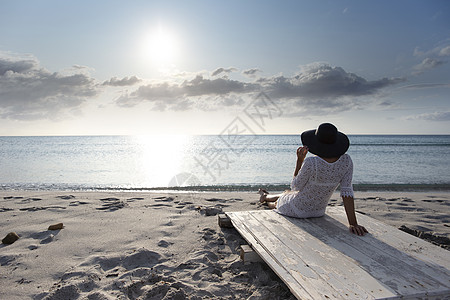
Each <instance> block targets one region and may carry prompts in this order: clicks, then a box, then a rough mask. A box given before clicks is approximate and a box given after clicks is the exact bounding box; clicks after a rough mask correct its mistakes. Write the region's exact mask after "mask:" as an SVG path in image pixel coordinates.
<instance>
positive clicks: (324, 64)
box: [0, 0, 450, 135]
mask: <svg viewBox="0 0 450 300" xmlns="http://www.w3.org/2000/svg"><path fill="white" fill-rule="evenodd" d="M0 12H1V18H0V135H84V134H89V135H102V134H220V133H222V132H225V131H227V132H228V131H230V132H233V130H235V132H239V133H256V134H298V133H300V132H302V131H304V130H308V129H312V128H316V127H317V125H318V124H320V123H322V122H332V123H334V124H335V125H336V126H337V127H338V129H339V130H341V131H344V132H346V133H349V134H450V64H449V60H450V1H448V0H442V1H436V0H433V1H426V0H422V1H416V0H397V1H392V0H378V1H360V0H354V1H241V0H240V1H144V0H143V1H102V0H96V1H88V0H86V1H84V0H76V1H75V0H73V1H60V0H47V1H34V0H24V1H15V0H0Z"/></svg>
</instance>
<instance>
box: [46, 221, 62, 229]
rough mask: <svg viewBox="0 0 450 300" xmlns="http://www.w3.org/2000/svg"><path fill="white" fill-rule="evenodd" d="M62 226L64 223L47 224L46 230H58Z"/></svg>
mask: <svg viewBox="0 0 450 300" xmlns="http://www.w3.org/2000/svg"><path fill="white" fill-rule="evenodd" d="M63 228H64V224H63V223H58V224H53V225H50V226H48V230H60V229H63Z"/></svg>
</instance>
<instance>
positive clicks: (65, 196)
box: [56, 195, 75, 200]
mask: <svg viewBox="0 0 450 300" xmlns="http://www.w3.org/2000/svg"><path fill="white" fill-rule="evenodd" d="M56 198H59V199H63V200H71V199H75V196H74V195H64V196H56Z"/></svg>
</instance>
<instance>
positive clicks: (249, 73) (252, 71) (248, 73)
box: [242, 68, 261, 77]
mask: <svg viewBox="0 0 450 300" xmlns="http://www.w3.org/2000/svg"><path fill="white" fill-rule="evenodd" d="M259 72H261V70H260V69H257V68H253V69H248V70H244V71H242V74H244V75H246V76H248V77H255V76H256V74H257V73H259Z"/></svg>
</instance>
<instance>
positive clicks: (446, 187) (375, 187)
mask: <svg viewBox="0 0 450 300" xmlns="http://www.w3.org/2000/svg"><path fill="white" fill-rule="evenodd" d="M261 187H263V188H264V189H267V190H269V191H274V192H277V191H280V192H282V191H285V190H288V189H289V188H290V187H289V185H287V184H229V185H201V186H200V185H199V186H173V187H136V186H135V187H130V186H107V185H69V184H2V185H0V190H33V191H34V190H44V191H67V190H70V191H113V192H114V191H135V192H146V191H148V192H157V191H166V192H169V191H175V192H182V191H191V192H253V191H257V190H258V189H259V188H261ZM353 189H354V190H355V191H394V192H421V191H450V183H443V184H370V183H364V184H354V185H353Z"/></svg>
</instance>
